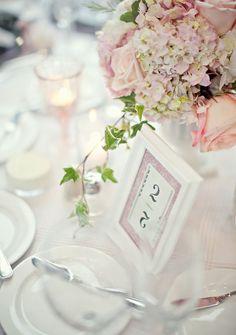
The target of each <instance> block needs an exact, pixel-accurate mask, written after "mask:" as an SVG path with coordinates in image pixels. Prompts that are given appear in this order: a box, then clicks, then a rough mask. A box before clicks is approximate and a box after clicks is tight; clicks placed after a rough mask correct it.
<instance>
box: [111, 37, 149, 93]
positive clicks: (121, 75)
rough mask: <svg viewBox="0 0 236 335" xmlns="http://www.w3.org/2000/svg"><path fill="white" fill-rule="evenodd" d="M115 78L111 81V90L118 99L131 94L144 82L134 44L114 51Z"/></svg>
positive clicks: (113, 67)
mask: <svg viewBox="0 0 236 335" xmlns="http://www.w3.org/2000/svg"><path fill="white" fill-rule="evenodd" d="M111 69H112V71H113V73H114V76H113V77H112V78H111V79H110V80H109V88H110V89H111V91H112V92H113V94H114V95H115V96H116V97H119V96H122V95H126V96H127V95H129V94H131V93H132V92H133V91H134V90H135V88H136V86H137V84H139V83H140V81H142V80H143V73H142V70H141V67H140V64H139V62H138V60H137V58H136V53H135V49H134V48H133V45H132V42H129V43H128V44H125V45H124V46H122V47H120V48H117V49H114V50H113V52H112V56H111Z"/></svg>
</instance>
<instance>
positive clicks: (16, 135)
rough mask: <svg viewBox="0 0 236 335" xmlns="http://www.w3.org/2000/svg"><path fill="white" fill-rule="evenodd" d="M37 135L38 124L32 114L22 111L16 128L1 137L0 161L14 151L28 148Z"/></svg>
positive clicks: (4, 159) (3, 160)
mask: <svg viewBox="0 0 236 335" xmlns="http://www.w3.org/2000/svg"><path fill="white" fill-rule="evenodd" d="M37 136H38V125H37V122H36V120H35V118H34V116H33V115H32V114H30V113H23V114H22V116H21V117H20V120H19V122H18V123H17V125H16V129H15V130H14V131H13V132H12V133H9V134H6V136H5V137H4V138H3V140H2V141H1V143H0V163H3V162H5V161H6V160H7V159H8V158H10V157H11V156H12V155H14V154H15V153H18V152H21V151H24V150H27V149H29V148H30V147H31V146H32V145H33V143H34V142H35V140H36V138H37Z"/></svg>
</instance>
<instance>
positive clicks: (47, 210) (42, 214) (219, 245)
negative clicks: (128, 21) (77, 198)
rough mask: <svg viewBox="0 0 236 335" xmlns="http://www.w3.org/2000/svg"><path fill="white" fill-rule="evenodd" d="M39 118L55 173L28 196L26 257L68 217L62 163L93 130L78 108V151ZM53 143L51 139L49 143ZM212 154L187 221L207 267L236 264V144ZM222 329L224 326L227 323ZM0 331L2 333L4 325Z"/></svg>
mask: <svg viewBox="0 0 236 335" xmlns="http://www.w3.org/2000/svg"><path fill="white" fill-rule="evenodd" d="M90 56H91V55H90ZM99 113H101V114H99ZM99 113H98V116H99V119H100V120H102V122H101V123H102V124H103V123H104V120H105V119H106V117H105V115H104V110H99ZM35 118H36V119H37V122H38V124H39V136H38V139H37V141H36V143H35V145H34V147H33V148H34V149H35V150H39V151H41V152H44V153H45V154H47V155H49V156H50V159H51V161H52V164H53V172H54V179H53V181H52V184H51V187H50V189H49V190H48V192H47V193H45V194H44V195H42V196H40V197H37V198H30V199H26V201H27V202H28V204H29V205H30V207H31V208H32V210H33V212H34V214H35V217H36V220H37V232H36V236H35V240H34V242H33V244H32V246H31V247H30V249H29V250H28V251H27V253H26V254H25V255H24V256H23V258H22V259H25V258H26V257H28V256H30V255H32V254H34V253H36V252H37V251H38V250H39V249H40V248H41V246H42V243H43V241H45V240H46V239H47V238H48V235H49V234H50V230H51V227H52V225H55V224H57V223H59V222H61V221H66V220H67V216H68V213H70V211H71V209H72V206H73V205H72V201H71V199H66V197H65V191H64V190H63V188H62V187H60V186H59V181H60V179H61V177H62V174H63V171H62V168H63V166H67V165H70V164H71V163H74V162H75V160H79V159H80V158H81V157H82V153H81V146H80V142H79V138H80V136H81V137H86V136H87V134H88V133H87V132H88V130H87V129H86V127H85V126H83V125H85V124H86V122H87V115H86V114H83V113H81V114H78V115H77V116H75V117H74V119H73V133H74V134H77V135H78V134H79V137H77V139H76V136H75V138H74V140H73V141H74V144H76V145H75V147H74V148H75V150H73V152H70V151H69V152H68V150H65V151H63V147H60V143H59V142H58V140H57V136H58V127H57V126H56V124H55V120H53V119H51V118H49V117H48V116H45V115H44V114H40V113H38V114H36V115H35ZM81 125H82V126H81ZM53 140H54V142H55V143H53ZM48 143H51V144H52V145H48ZM58 148H60V149H58ZM76 148H78V150H77V149H76ZM120 154H121V153H120ZM123 155H124V159H123V158H122V159H120V156H114V155H113V157H112V161H113V165H114V167H116V171H117V174H118V176H120V175H121V172H122V169H123V168H124V162H125V160H126V158H127V156H128V154H127V153H126V154H125V153H123ZM209 156H210V159H211V162H212V165H213V166H214V167H215V168H216V170H217V174H216V175H215V176H212V177H208V178H206V179H205V180H204V182H203V184H202V186H201V189H200V191H199V193H198V196H197V198H196V201H195V204H194V206H193V209H192V211H191V213H190V216H189V219H188V222H189V225H193V226H194V227H195V228H196V229H197V230H198V232H199V234H200V236H201V242H202V246H203V248H204V258H205V262H206V266H207V267H225V268H234V269H236V243H235V242H236V226H234V225H233V223H232V222H229V221H227V219H228V215H229V214H230V211H231V206H232V201H233V193H234V187H235V184H236V148H234V149H231V150H227V151H223V152H220V153H214V154H212V155H209ZM0 189H2V190H7V189H8V185H7V182H6V178H5V171H4V165H2V166H1V167H0ZM117 189H118V187H117V186H114V187H110V188H109V197H106V201H105V202H104V203H105V208H104V209H105V210H106V211H108V209H109V208H111V207H112V200H113V199H114V195H115V192H116V191H117ZM101 220H102V219H101ZM111 224H112V222H111ZM19 262H20V261H19ZM19 262H18V263H19ZM222 331H224V330H223V329H222ZM235 333H236V329H235ZM0 334H1V335H2V332H1V330H0Z"/></svg>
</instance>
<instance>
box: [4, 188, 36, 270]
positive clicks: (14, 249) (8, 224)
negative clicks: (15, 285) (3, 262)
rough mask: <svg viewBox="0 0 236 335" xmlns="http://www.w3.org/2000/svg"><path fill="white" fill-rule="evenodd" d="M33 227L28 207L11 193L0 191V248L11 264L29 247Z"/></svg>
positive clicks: (32, 216)
mask: <svg viewBox="0 0 236 335" xmlns="http://www.w3.org/2000/svg"><path fill="white" fill-rule="evenodd" d="M35 227H36V221H35V217H34V214H33V212H32V210H31V208H30V207H29V205H28V204H27V203H26V202H25V201H24V200H22V199H20V198H18V197H16V196H15V195H13V194H11V193H8V192H4V191H0V248H1V249H2V250H3V252H4V254H5V256H6V257H7V259H8V261H9V262H10V263H11V264H13V263H15V262H16V261H17V260H18V259H19V258H20V257H21V256H23V255H24V253H25V252H26V251H27V249H28V248H29V246H30V245H31V243H32V241H33V238H34V235H35Z"/></svg>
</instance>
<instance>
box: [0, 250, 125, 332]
mask: <svg viewBox="0 0 236 335" xmlns="http://www.w3.org/2000/svg"><path fill="white" fill-rule="evenodd" d="M43 257H47V258H48V259H50V260H53V261H55V262H57V263H61V264H65V265H67V266H69V267H70V269H72V271H73V272H74V273H76V274H77V275H78V276H79V277H80V278H81V279H82V280H86V281H89V282H90V283H91V284H94V285H96V284H100V285H101V286H106V287H120V288H123V289H125V290H130V287H131V286H130V282H129V278H128V277H127V273H126V271H125V269H124V268H123V267H121V265H120V264H119V263H118V262H117V261H115V260H114V259H113V258H112V257H110V256H108V255H107V254H105V253H103V252H101V251H99V250H97V249H94V248H90V247H84V246H62V247H57V248H54V249H51V250H50V251H48V252H45V253H44V254H43ZM49 278H50V280H55V282H54V284H55V285H54V287H53V288H51V289H53V290H55V291H56V292H57V295H58V296H57V299H58V304H59V305H58V306H57V308H58V309H59V312H62V313H63V312H65V313H68V314H67V315H74V314H75V313H77V314H76V316H77V315H78V317H80V316H81V311H82V310H84V309H85V308H88V306H87V305H88V301H87V300H86V299H85V298H84V295H83V294H84V293H85V292H86V290H84V289H81V288H80V286H79V285H76V284H74V285H73V283H72V284H70V283H67V282H64V281H61V280H60V281H58V282H57V281H56V280H57V278H56V279H55V276H50V277H49ZM59 282H60V283H59ZM57 285H59V286H57ZM61 285H63V286H61ZM71 285H73V289H74V290H73V293H74V296H71V295H70V289H71ZM48 287H49V286H47V289H48ZM62 287H63V288H62ZM81 291H83V292H81ZM50 292H51V291H50V290H49V293H50ZM68 294H69V296H70V297H71V298H72V300H74V302H76V303H77V308H75V306H74V305H73V303H71V302H70V299H69V300H67V299H68ZM87 294H89V293H87ZM90 294H91V293H90ZM52 297H53V295H52ZM64 299H65V300H64ZM116 299H117V298H116ZM120 300H121V299H120ZM61 303H62V305H60V304H61ZM63 303H64V306H63ZM122 303H123V302H122ZM103 307H104V306H103V305H102V306H100V305H99V307H98V308H97V309H95V307H94V305H93V306H91V308H94V309H95V310H96V312H98V313H99V311H100V313H101V312H103V313H104V311H103ZM63 308H64V311H63ZM89 308H90V306H89ZM113 308H114V306H113V305H109V309H110V310H109V312H111V311H112V309H113ZM129 320H130V315H129V312H128V311H126V312H125V313H123V314H121V315H119V318H118V320H116V321H115V322H114V323H111V324H110V325H109V327H108V328H109V329H108V328H107V329H106V330H104V331H103V332H102V335H117V334H119V333H120V332H121V331H122V330H123V329H124V328H125V326H126V325H127V324H128V322H129ZM0 323H1V324H2V326H3V328H4V330H5V331H6V333H7V334H8V335H16V334H17V335H39V334H40V335H65V334H66V335H75V334H77V335H78V334H82V333H81V332H80V331H78V329H75V328H74V327H71V326H69V325H68V324H67V323H66V322H64V321H63V320H62V319H61V318H59V317H58V315H57V314H55V313H54V312H53V309H52V306H50V304H49V303H48V300H47V299H46V295H45V282H44V281H43V279H42V276H40V272H39V270H37V269H36V268H34V267H33V265H32V262H31V258H28V259H26V260H25V261H23V262H22V263H21V264H19V265H18V266H17V267H16V269H15V270H14V276H13V278H12V279H11V280H9V281H5V282H4V283H3V285H2V287H1V289H0ZM99 334H100V333H99Z"/></svg>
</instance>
